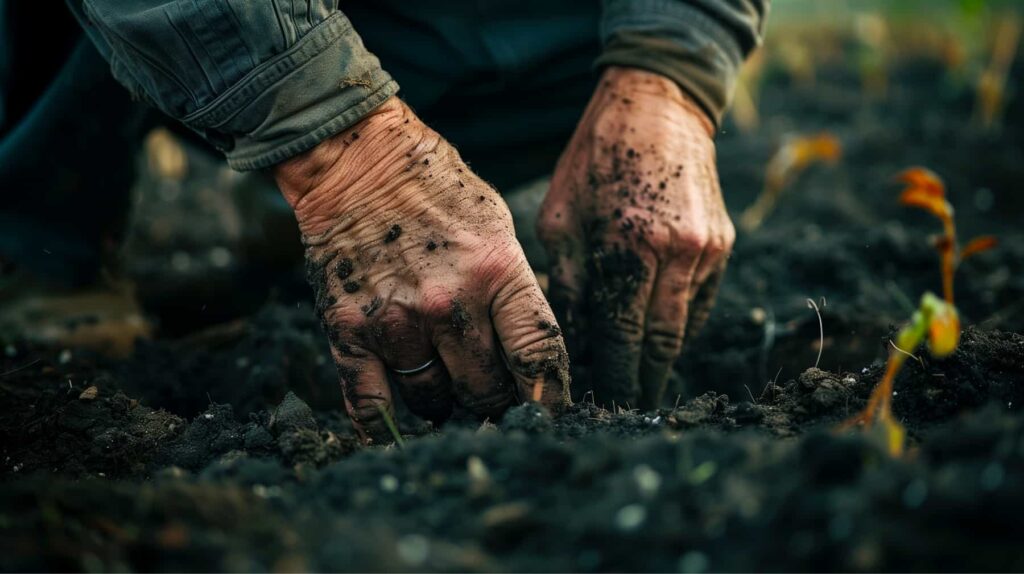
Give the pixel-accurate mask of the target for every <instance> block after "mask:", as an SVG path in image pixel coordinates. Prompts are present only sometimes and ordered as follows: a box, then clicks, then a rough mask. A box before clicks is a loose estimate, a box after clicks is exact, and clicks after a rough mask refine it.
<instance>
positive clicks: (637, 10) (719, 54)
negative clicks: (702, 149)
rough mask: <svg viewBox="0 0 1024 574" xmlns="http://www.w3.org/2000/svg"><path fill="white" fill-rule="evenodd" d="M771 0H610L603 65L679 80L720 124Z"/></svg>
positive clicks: (760, 32) (757, 41)
mask: <svg viewBox="0 0 1024 574" xmlns="http://www.w3.org/2000/svg"><path fill="white" fill-rule="evenodd" d="M769 3H770V0H604V13H603V17H602V28H601V37H602V40H603V42H604V45H605V48H604V52H603V53H602V55H601V57H599V58H598V60H597V65H598V66H600V67H606V66H625V67H634V68H641V69H645V70H649V71H652V72H656V73H658V74H661V75H663V76H666V77H668V78H670V79H672V80H673V81H675V82H676V83H677V84H679V86H680V87H681V88H683V89H684V90H685V91H686V92H687V93H689V94H690V95H691V96H693V98H694V99H695V100H696V101H697V102H698V103H699V104H700V106H701V107H702V108H703V109H704V111H705V112H706V113H707V114H708V116H709V117H710V118H711V119H712V120H713V121H714V122H715V123H716V124H717V123H719V122H720V121H721V118H722V115H723V114H724V112H725V110H726V108H727V107H728V105H729V102H730V100H731V97H732V92H733V89H734V87H735V82H736V76H737V74H738V72H739V67H740V64H741V63H742V62H743V59H744V58H745V57H746V55H747V54H749V53H750V51H751V50H753V49H754V48H755V47H756V46H758V45H759V44H760V42H761V39H762V37H763V32H764V22H765V18H766V16H767V12H768V5H769Z"/></svg>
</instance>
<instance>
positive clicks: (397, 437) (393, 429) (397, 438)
mask: <svg viewBox="0 0 1024 574" xmlns="http://www.w3.org/2000/svg"><path fill="white" fill-rule="evenodd" d="M377 410H378V411H380V416H382V417H384V424H386V425H388V430H389V431H391V436H392V437H394V439H395V444H397V445H398V448H403V447H405V441H404V440H402V435H401V434H400V433H399V432H398V427H397V426H395V421H394V420H393V419H392V418H391V415H390V414H388V410H387V409H386V408H384V406H383V405H377Z"/></svg>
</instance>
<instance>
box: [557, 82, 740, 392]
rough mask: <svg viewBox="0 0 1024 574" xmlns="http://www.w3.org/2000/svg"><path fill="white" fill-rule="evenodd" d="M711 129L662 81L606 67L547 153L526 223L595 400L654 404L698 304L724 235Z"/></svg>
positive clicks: (693, 327)
mask: <svg viewBox="0 0 1024 574" xmlns="http://www.w3.org/2000/svg"><path fill="white" fill-rule="evenodd" d="M713 129H714V128H713V125H712V124H711V122H710V121H709V119H708V118H707V116H706V114H705V113H704V112H703V111H702V110H701V109H700V108H699V107H698V106H697V104H695V103H694V102H693V100H692V99H690V97H689V96H687V95H686V94H684V93H683V92H682V90H680V88H679V87H678V86H677V85H676V84H675V83H674V82H672V81H670V80H668V79H666V78H664V77H662V76H659V75H657V74H653V73H650V72H646V71H642V70H637V69H629V68H609V69H608V70H606V71H605V73H604V75H603V76H602V78H601V82H600V84H599V87H598V89H597V91H596V92H595V94H594V96H593V98H592V99H591V101H590V104H589V105H588V106H587V109H586V111H585V112H584V115H583V119H582V120H581V121H580V123H579V126H578V127H577V128H576V133H575V134H574V136H573V138H572V140H571V141H570V142H569V146H568V148H567V149H566V151H565V152H564V153H563V155H562V157H561V159H560V160H559V162H558V167H557V168H556V170H555V174H554V177H553V178H552V181H551V189H550V191H549V192H548V195H547V197H546V199H545V201H544V204H543V206H542V207H541V211H540V219H539V221H538V232H539V235H540V237H541V240H542V241H543V242H544V244H545V245H546V247H547V249H548V254H549V255H550V257H551V263H552V268H551V292H550V297H551V301H552V304H553V306H554V308H555V311H556V313H557V315H558V316H559V317H560V318H561V319H562V326H563V328H564V329H565V330H566V335H567V338H568V339H569V342H570V346H571V348H572V352H571V353H570V354H571V355H572V356H573V359H574V360H576V359H577V358H578V354H579V355H582V356H585V357H587V359H588V361H587V362H589V364H590V367H591V369H590V370H591V374H592V384H593V390H594V395H595V399H596V400H597V401H598V402H600V403H604V404H608V405H610V404H611V403H612V402H613V401H614V402H615V403H616V404H618V405H620V406H621V405H625V404H627V403H628V404H629V405H631V406H639V407H641V408H645V409H649V408H654V407H657V406H658V405H659V403H660V401H661V396H662V394H663V393H664V389H665V385H666V382H667V380H668V375H669V371H670V369H671V367H672V364H673V362H674V361H675V359H676V358H677V357H678V356H679V354H680V352H681V350H682V347H683V341H684V339H685V338H686V337H687V336H688V335H690V334H692V333H694V332H696V331H697V330H698V329H699V327H700V326H701V325H702V324H703V322H704V321H705V320H706V318H707V316H708V313H709V312H710V308H711V303H712V301H713V299H714V295H715V291H716V290H717V286H718V284H719V281H720V279H721V276H722V273H723V271H724V269H725V263H726V260H727V257H728V254H729V252H730V251H731V249H732V245H733V241H734V239H735V230H734V228H733V225H732V222H731V221H730V220H729V216H728V214H727V213H726V210H725V205H724V202H723V200H722V194H721V191H720V188H719V184H718V173H717V170H716V168H715V147H714V142H713V141H712V134H713Z"/></svg>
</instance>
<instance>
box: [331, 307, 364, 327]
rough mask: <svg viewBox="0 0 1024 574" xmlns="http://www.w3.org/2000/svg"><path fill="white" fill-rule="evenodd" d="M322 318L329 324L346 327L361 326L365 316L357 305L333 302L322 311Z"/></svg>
mask: <svg viewBox="0 0 1024 574" xmlns="http://www.w3.org/2000/svg"><path fill="white" fill-rule="evenodd" d="M323 320H324V322H326V323H327V324H329V325H337V326H338V327H344V328H347V329H351V328H355V327H359V326H361V325H362V324H363V323H364V321H365V317H364V315H363V313H362V312H361V311H360V310H359V306H358V305H352V304H350V303H335V304H333V305H331V306H330V307H327V308H326V309H324V311H323Z"/></svg>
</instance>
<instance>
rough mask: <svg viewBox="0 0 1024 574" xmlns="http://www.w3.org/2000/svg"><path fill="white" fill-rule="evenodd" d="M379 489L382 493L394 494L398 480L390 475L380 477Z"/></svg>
mask: <svg viewBox="0 0 1024 574" xmlns="http://www.w3.org/2000/svg"><path fill="white" fill-rule="evenodd" d="M380 489H381V490H383V491H384V492H395V491H396V490H398V479H397V478H395V477H394V476H391V475H390V474H385V475H384V476H382V477H380Z"/></svg>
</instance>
